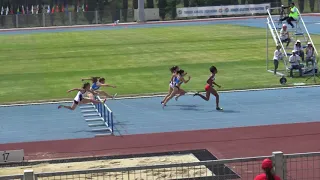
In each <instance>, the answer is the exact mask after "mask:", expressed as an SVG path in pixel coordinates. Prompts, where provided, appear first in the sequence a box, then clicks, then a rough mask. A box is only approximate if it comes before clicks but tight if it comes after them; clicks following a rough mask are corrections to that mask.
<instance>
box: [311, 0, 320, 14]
mask: <svg viewBox="0 0 320 180" xmlns="http://www.w3.org/2000/svg"><path fill="white" fill-rule="evenodd" d="M318 2H319V3H320V1H318ZM309 5H310V10H311V12H314V6H315V0H309Z"/></svg>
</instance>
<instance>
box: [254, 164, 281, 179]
mask: <svg viewBox="0 0 320 180" xmlns="http://www.w3.org/2000/svg"><path fill="white" fill-rule="evenodd" d="M261 168H262V170H263V171H264V173H262V174H259V175H257V176H256V177H255V178H254V180H281V179H280V177H279V176H277V175H275V174H274V173H273V171H272V169H273V165H272V161H271V160H270V159H264V160H263V161H262V165H261Z"/></svg>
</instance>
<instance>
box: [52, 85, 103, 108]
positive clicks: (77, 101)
mask: <svg viewBox="0 0 320 180" xmlns="http://www.w3.org/2000/svg"><path fill="white" fill-rule="evenodd" d="M71 91H78V93H77V95H76V97H75V98H74V100H73V104H72V106H64V105H59V106H58V109H60V108H62V107H63V108H66V109H70V110H75V109H76V107H77V106H78V105H79V104H87V103H90V102H91V103H94V104H99V103H105V102H106V99H104V100H103V101H97V100H94V99H86V98H84V97H83V96H84V94H85V93H86V92H90V93H92V94H93V95H95V94H96V93H95V92H94V91H92V90H90V83H84V84H83V86H82V88H74V89H70V90H69V91H67V92H68V93H69V92H71Z"/></svg>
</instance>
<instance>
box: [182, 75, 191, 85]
mask: <svg viewBox="0 0 320 180" xmlns="http://www.w3.org/2000/svg"><path fill="white" fill-rule="evenodd" d="M190 79H191V77H190V76H189V77H188V80H185V79H184V78H183V77H181V81H182V82H183V83H185V84H187V83H188V82H189V81H190Z"/></svg>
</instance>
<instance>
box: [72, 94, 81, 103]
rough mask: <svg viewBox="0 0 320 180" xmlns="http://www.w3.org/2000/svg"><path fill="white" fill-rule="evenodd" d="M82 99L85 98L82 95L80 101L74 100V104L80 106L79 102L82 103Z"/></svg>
mask: <svg viewBox="0 0 320 180" xmlns="http://www.w3.org/2000/svg"><path fill="white" fill-rule="evenodd" d="M82 99H83V97H82V95H80V96H79V101H76V100H73V102H74V103H75V104H79V102H81V101H82Z"/></svg>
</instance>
